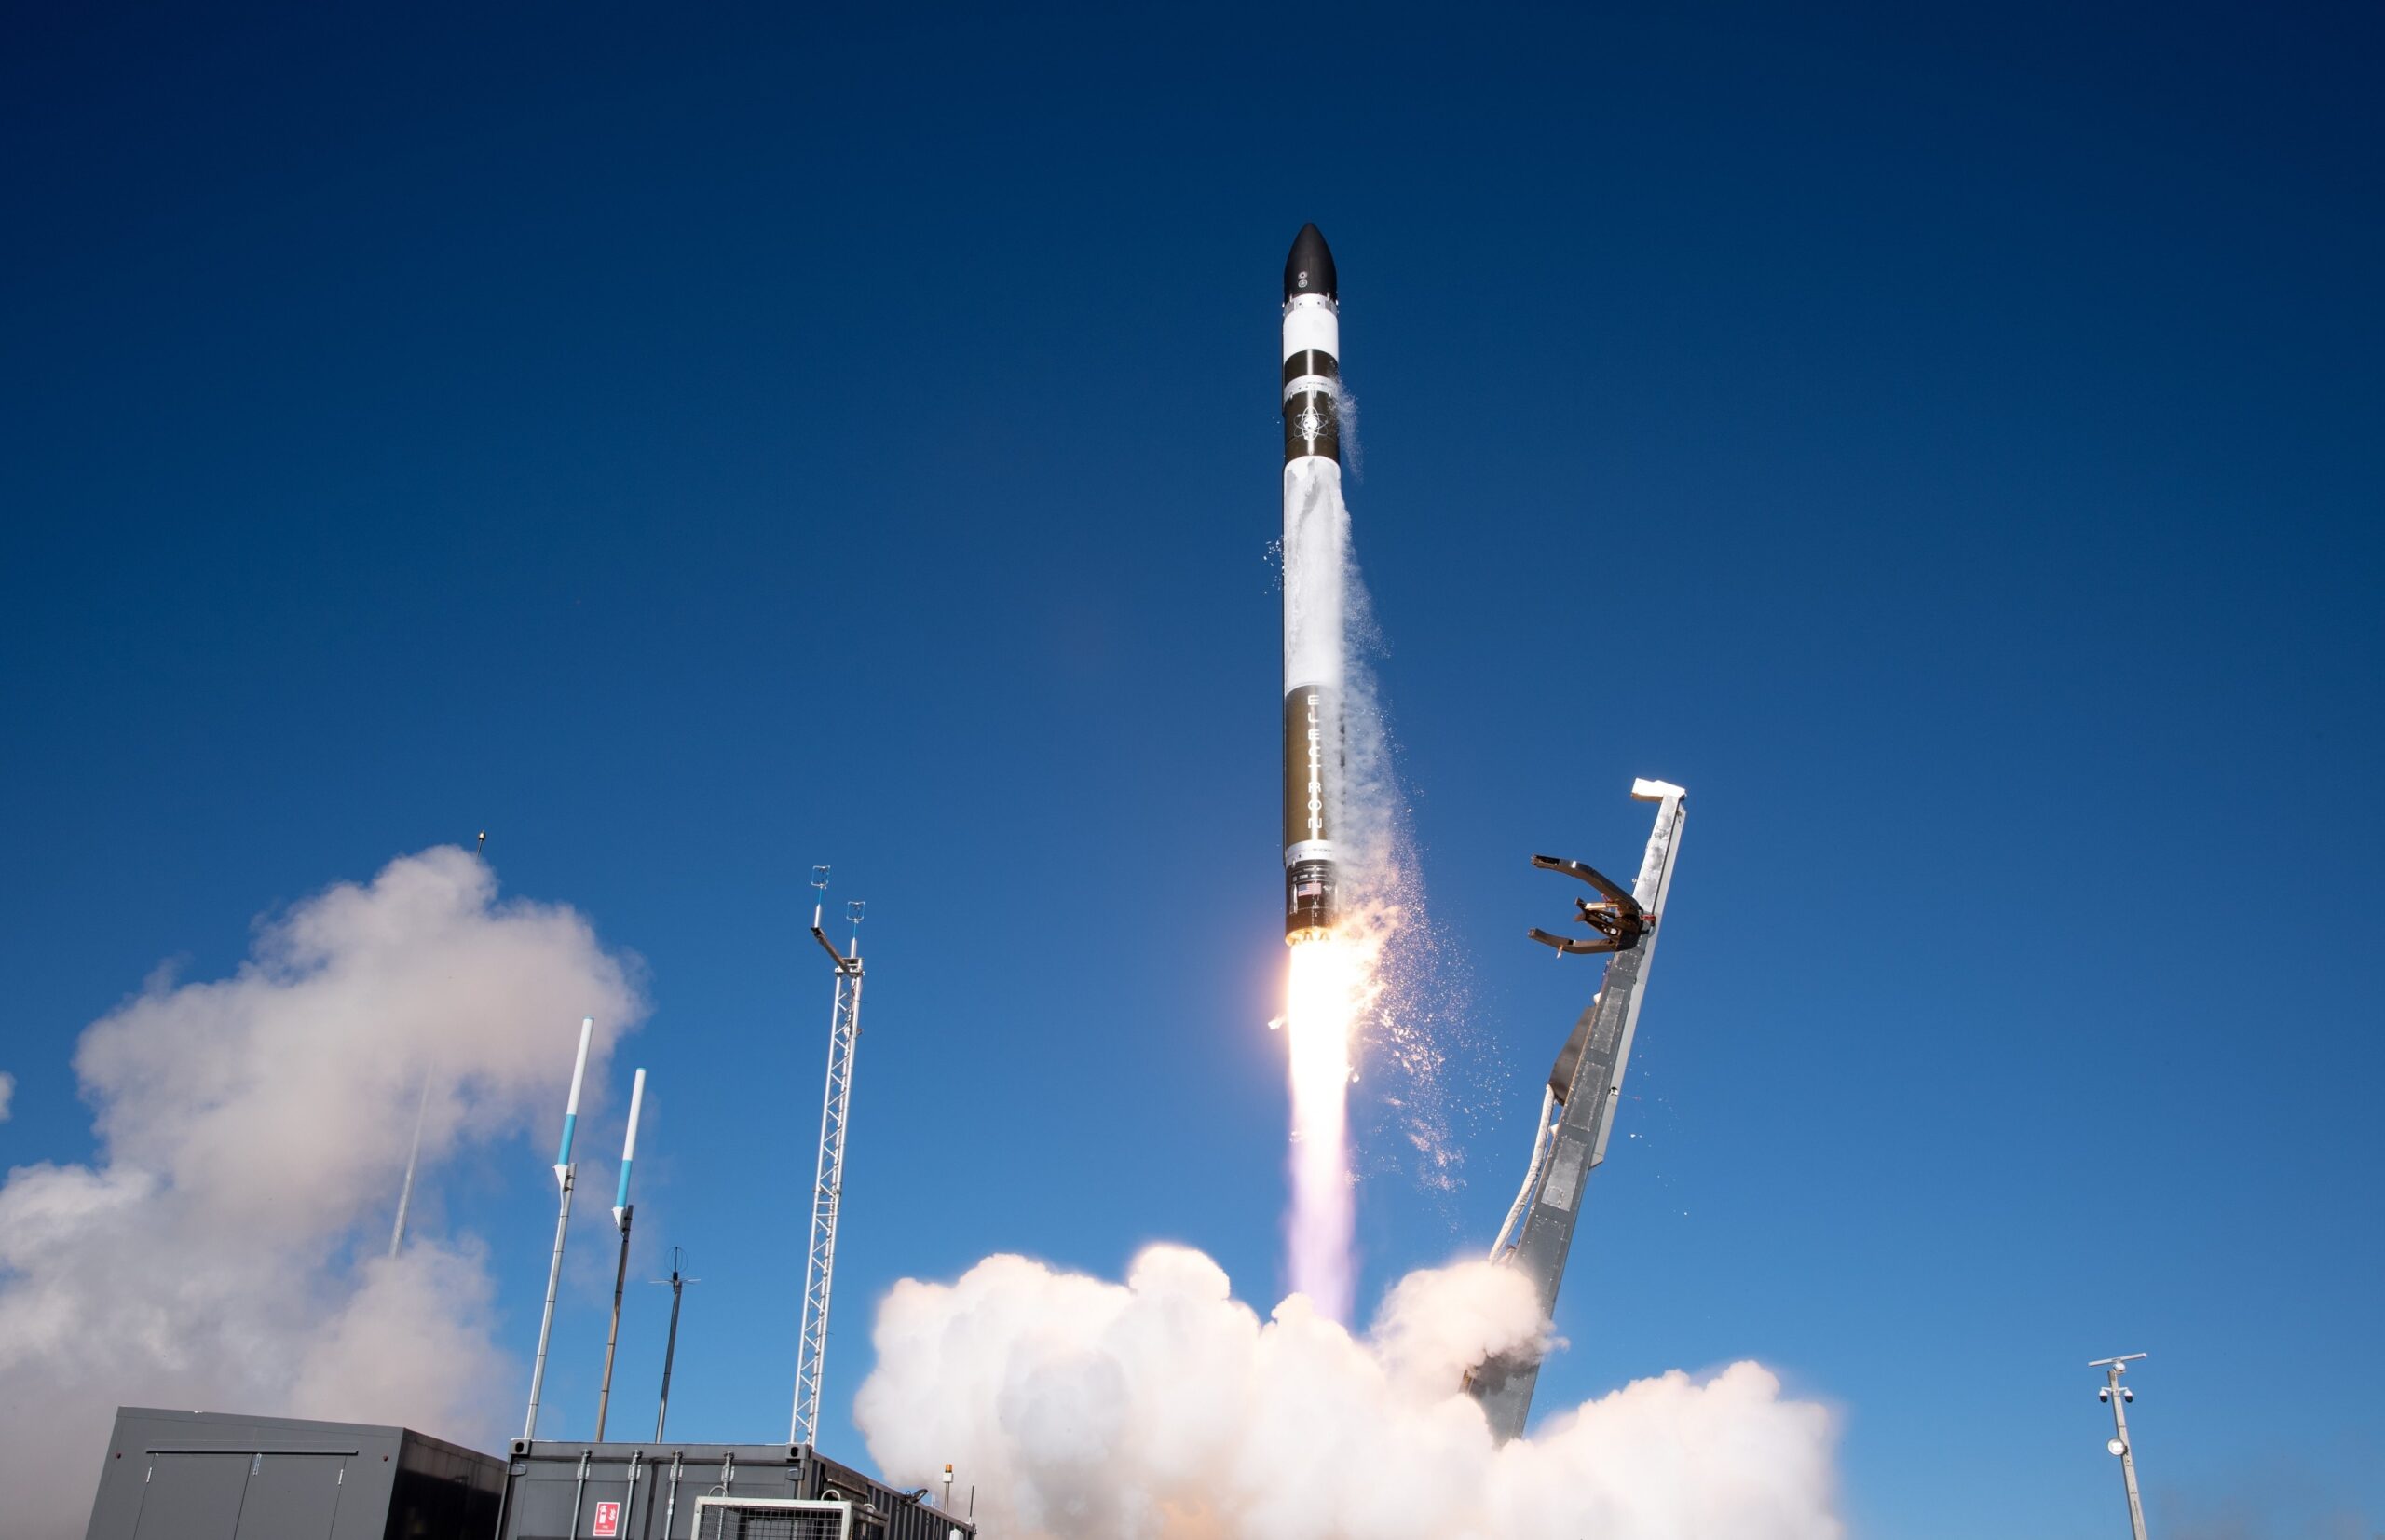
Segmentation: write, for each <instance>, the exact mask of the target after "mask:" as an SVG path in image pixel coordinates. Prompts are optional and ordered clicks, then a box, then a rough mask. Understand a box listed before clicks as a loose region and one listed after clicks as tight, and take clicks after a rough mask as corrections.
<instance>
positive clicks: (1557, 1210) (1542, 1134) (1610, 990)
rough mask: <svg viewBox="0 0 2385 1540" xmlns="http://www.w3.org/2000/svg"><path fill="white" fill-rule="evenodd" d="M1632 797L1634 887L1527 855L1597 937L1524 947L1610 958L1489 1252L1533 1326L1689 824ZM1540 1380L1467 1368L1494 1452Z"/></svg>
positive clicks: (1601, 1153)
mask: <svg viewBox="0 0 2385 1540" xmlns="http://www.w3.org/2000/svg"><path fill="white" fill-rule="evenodd" d="M1631 795H1632V797H1635V798H1636V799H1638V800H1640V801H1642V802H1654V803H1656V826H1655V827H1654V828H1653V829H1651V830H1650V831H1649V834H1648V845H1647V849H1646V851H1645V852H1643V853H1642V857H1641V861H1640V875H1639V878H1638V879H1636V880H1635V881H1634V882H1633V883H1632V885H1631V888H1630V891H1629V893H1626V892H1625V891H1624V890H1623V889H1622V888H1621V887H1620V886H1619V885H1618V884H1616V883H1614V882H1611V881H1609V880H1608V879H1605V878H1603V877H1601V876H1600V875H1599V874H1598V873H1597V872H1596V871H1594V870H1592V869H1591V868H1589V867H1588V866H1585V865H1582V864H1581V863H1580V862H1574V861H1559V860H1556V859H1554V858H1552V857H1549V856H1542V855H1536V856H1534V857H1533V865H1535V866H1537V867H1539V868H1541V869H1542V870H1544V871H1558V872H1563V873H1565V874H1566V875H1568V876H1572V877H1576V878H1579V879H1582V880H1583V881H1585V882H1588V883H1589V884H1590V885H1591V887H1593V888H1595V889H1597V890H1598V892H1599V893H1600V894H1601V902H1598V903H1593V902H1591V901H1589V900H1588V899H1584V900H1580V901H1578V902H1577V904H1576V906H1575V907H1576V910H1577V918H1578V919H1579V920H1581V921H1582V922H1583V923H1585V924H1587V925H1588V926H1589V927H1590V929H1591V930H1592V931H1593V932H1594V933H1596V936H1597V938H1596V939H1591V940H1567V939H1563V938H1560V937H1558V936H1555V935H1551V934H1549V933H1547V932H1546V931H1542V930H1539V929H1537V928H1535V929H1533V931H1532V932H1530V933H1529V934H1531V936H1532V938H1533V940H1535V941H1538V942H1541V943H1542V944H1544V945H1546V946H1549V947H1555V948H1556V949H1557V950H1558V951H1559V952H1560V954H1562V953H1566V952H1605V953H1608V954H1610V955H1609V958H1608V961H1607V965H1606V978H1605V980H1604V982H1603V983H1602V984H1601V987H1600V988H1599V992H1598V994H1597V996H1596V997H1594V998H1593V999H1592V1000H1591V1002H1590V1003H1589V1006H1588V1009H1586V1010H1584V1011H1583V1012H1582V1015H1581V1017H1580V1019H1579V1020H1577V1021H1576V1022H1575V1023H1574V1030H1573V1032H1572V1033H1571V1034H1570V1035H1569V1036H1568V1037H1567V1038H1566V1040H1565V1045H1564V1047H1563V1048H1562V1049H1560V1051H1559V1053H1558V1056H1557V1063H1556V1065H1555V1067H1554V1068H1552V1069H1551V1070H1549V1075H1548V1086H1547V1090H1546V1091H1545V1092H1544V1093H1543V1095H1542V1097H1541V1104H1540V1117H1539V1120H1538V1122H1537V1124H1535V1127H1534V1134H1533V1151H1532V1161H1531V1164H1530V1165H1528V1166H1527V1167H1526V1168H1525V1171H1524V1180H1523V1186H1522V1188H1521V1189H1520V1190H1519V1191H1518V1192H1517V1193H1516V1201H1515V1205H1514V1206H1513V1207H1511V1208H1510V1209H1508V1211H1507V1220H1506V1223H1505V1224H1503V1225H1501V1226H1500V1228H1499V1238H1498V1239H1497V1240H1496V1241H1494V1242H1492V1247H1491V1260H1492V1261H1497V1262H1504V1263H1506V1264H1507V1265H1509V1266H1513V1267H1517V1268H1520V1269H1521V1270H1522V1271H1523V1273H1524V1274H1525V1275H1526V1276H1527V1277H1529V1278H1531V1279H1532V1283H1533V1291H1534V1292H1535V1294H1536V1295H1537V1296H1538V1299H1539V1302H1540V1314H1541V1318H1542V1319H1543V1320H1548V1319H1552V1318H1554V1316H1555V1315H1556V1313H1557V1291H1558V1289H1559V1288H1560V1286H1561V1285H1562V1284H1563V1283H1564V1281H1565V1264H1566V1261H1567V1259H1568V1257H1569V1256H1570V1254H1571V1253H1572V1251H1573V1247H1574V1226H1575V1224H1576V1223H1577V1222H1578V1221H1579V1220H1580V1218H1581V1200H1582V1189H1583V1183H1584V1182H1585V1181H1586V1180H1587V1179H1588V1177H1589V1174H1590V1173H1591V1172H1592V1171H1593V1170H1596V1169H1597V1168H1598V1166H1599V1165H1600V1163H1601V1162H1602V1161H1604V1160H1605V1159H1606V1143H1607V1138H1608V1136H1609V1135H1610V1134H1611V1133H1612V1132H1613V1130H1614V1127H1615V1103H1616V1102H1617V1101H1618V1100H1619V1099H1621V1097H1622V1095H1623V1073H1624V1070H1625V1069H1626V1068H1627V1066H1628V1065H1629V1062H1630V1058H1631V1039H1632V1035H1633V1033H1634V1032H1635V1031H1636V1030H1637V1029H1638V1028H1639V1025H1640V1004H1641V1001H1642V993H1643V991H1644V990H1645V988H1646V987H1647V982H1648V967H1649V964H1650V962H1651V961H1653V959H1654V957H1655V953H1656V938H1657V935H1658V934H1660V930H1661V925H1660V921H1661V920H1663V918H1664V913H1665V904H1666V899H1667V897H1668V895H1669V894H1670V892H1671V890H1672V881H1673V861H1674V858H1675V857H1677V856H1678V855H1679V854H1680V853H1681V833H1682V825H1683V824H1684V823H1685V822H1687V820H1688V817H1689V806H1688V795H1689V794H1688V793H1687V792H1685V791H1683V789H1682V788H1681V787H1679V786H1676V785H1672V784H1670V783H1667V782H1663V781H1646V780H1642V781H1634V782H1633V783H1632V784H1631ZM1539 1380H1540V1360H1539V1358H1538V1357H1537V1356H1505V1357H1499V1358H1493V1359H1492V1360H1491V1361H1490V1362H1488V1363H1486V1364H1483V1365H1482V1366H1480V1367H1479V1368H1478V1369H1477V1370H1475V1371H1474V1372H1473V1373H1472V1374H1470V1375H1469V1376H1467V1379H1466V1389H1467V1391H1468V1392H1469V1393H1470V1394H1472V1396H1473V1397H1474V1398H1475V1400H1476V1401H1478V1402H1479V1403H1480V1405H1481V1407H1482V1411H1483V1415H1484V1416H1485V1417H1486V1418H1487V1419H1488V1420H1489V1421H1490V1424H1491V1431H1492V1434H1493V1435H1495V1436H1496V1437H1497V1438H1499V1440H1500V1441H1501V1442H1503V1443H1504V1442H1506V1441H1507V1440H1508V1439H1511V1438H1517V1437H1519V1436H1520V1435H1521V1434H1522V1432H1523V1430H1524V1422H1525V1419H1526V1418H1528V1417H1529V1416H1530V1415H1531V1413H1532V1397H1533V1388H1534V1387H1535V1386H1536V1385H1537V1384H1538V1383H1539Z"/></svg>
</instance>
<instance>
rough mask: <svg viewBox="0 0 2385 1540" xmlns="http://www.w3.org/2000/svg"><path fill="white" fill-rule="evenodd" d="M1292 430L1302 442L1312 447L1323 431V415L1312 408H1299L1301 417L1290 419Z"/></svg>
mask: <svg viewBox="0 0 2385 1540" xmlns="http://www.w3.org/2000/svg"><path fill="white" fill-rule="evenodd" d="M1292 428H1293V429H1294V430H1295V431H1297V432H1298V433H1299V434H1300V436H1301V437H1302V439H1303V440H1305V441H1307V442H1308V443H1310V444H1312V445H1314V444H1315V443H1316V441H1317V439H1318V437H1319V436H1320V435H1322V434H1323V433H1324V431H1325V414H1324V413H1322V412H1319V411H1318V410H1317V409H1316V408H1315V407H1314V406H1303V407H1302V408H1301V415H1300V416H1297V417H1294V418H1293V419H1292Z"/></svg>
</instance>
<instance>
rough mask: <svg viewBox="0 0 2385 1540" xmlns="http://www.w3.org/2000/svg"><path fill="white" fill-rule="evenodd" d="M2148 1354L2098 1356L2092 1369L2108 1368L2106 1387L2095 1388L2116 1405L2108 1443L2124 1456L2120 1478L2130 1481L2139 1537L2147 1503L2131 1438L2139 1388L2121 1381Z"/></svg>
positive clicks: (2140, 1538)
mask: <svg viewBox="0 0 2385 1540" xmlns="http://www.w3.org/2000/svg"><path fill="white" fill-rule="evenodd" d="M2145 1356H2147V1355H2145V1354H2142V1353H2129V1354H2123V1355H2122V1356H2119V1357H2117V1358H2098V1359H2096V1360H2095V1361H2094V1362H2093V1363H2092V1364H2089V1365H2088V1366H2087V1367H2088V1368H2089V1369H2100V1370H2103V1371H2104V1388H2103V1389H2101V1390H2099V1391H2097V1392H2095V1399H2097V1400H2099V1401H2103V1402H2106V1403H2107V1404H2108V1405H2109V1406H2110V1407H2111V1409H2112V1437H2111V1438H2109V1439H2108V1440H2107V1441H2106V1443H2105V1445H2104V1447H2105V1448H2106V1449H2107V1450H2109V1451H2112V1452H2113V1453H2114V1454H2117V1455H2119V1457H2120V1479H2121V1480H2123V1481H2125V1482H2126V1483H2127V1484H2128V1525H2129V1529H2130V1530H2131V1531H2132V1532H2133V1533H2134V1534H2135V1536H2136V1540H2145V1505H2144V1504H2142V1503H2140V1502H2138V1501H2137V1497H2136V1451H2135V1449H2134V1448H2133V1447H2132V1446H2131V1445H2130V1443H2129V1441H2128V1411H2127V1410H2126V1408H2127V1406H2128V1403H2129V1402H2131V1401H2133V1400H2135V1399H2136V1392H2135V1391H2133V1390H2131V1389H2129V1388H2128V1387H2127V1386H2125V1385H2123V1384H2121V1383H2120V1376H2121V1375H2122V1374H2124V1373H2126V1372H2127V1370H2128V1366H2129V1365H2130V1364H2132V1363H2134V1362H2135V1361H2136V1360H2137V1359H2139V1358H2142V1357H2145Z"/></svg>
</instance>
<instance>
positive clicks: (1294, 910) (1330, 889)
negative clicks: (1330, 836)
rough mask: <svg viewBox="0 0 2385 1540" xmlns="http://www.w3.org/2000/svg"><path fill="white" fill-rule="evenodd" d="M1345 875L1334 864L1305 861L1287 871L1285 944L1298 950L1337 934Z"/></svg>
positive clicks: (1285, 872) (1285, 879)
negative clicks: (1335, 930)
mask: <svg viewBox="0 0 2385 1540" xmlns="http://www.w3.org/2000/svg"><path fill="white" fill-rule="evenodd" d="M1341 886H1342V880H1341V874H1340V873H1339V872H1337V871H1336V870H1335V869H1334V865H1333V863H1332V862H1330V861H1301V862H1295V863H1294V864H1293V865H1289V866H1287V867H1285V868H1284V942H1285V945H1287V946H1293V947H1296V946H1298V945H1300V944H1301V943H1302V942H1303V941H1321V940H1323V939H1324V938H1325V937H1327V936H1329V935H1331V934H1333V926H1334V923H1335V921H1336V920H1339V919H1340V918H1341V904H1340V902H1339V900H1340V898H1341V893H1340V891H1339V890H1340V888H1341Z"/></svg>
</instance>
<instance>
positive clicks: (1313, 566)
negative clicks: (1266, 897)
mask: <svg viewBox="0 0 2385 1540" xmlns="http://www.w3.org/2000/svg"><path fill="white" fill-rule="evenodd" d="M1341 358H1342V319H1341V310H1340V304H1339V300H1338V298H1337V285H1336V280H1335V275H1334V269H1333V253H1332V252H1330V251H1329V250H1328V249H1327V247H1326V245H1325V238H1324V237H1323V236H1322V235H1320V234H1318V233H1317V229H1316V226H1315V225H1307V226H1304V227H1303V228H1302V231H1301V233H1300V238H1298V239H1297V240H1295V241H1294V242H1293V243H1292V252H1291V256H1290V257H1289V259H1288V260H1287V261H1286V263H1285V265H1284V331H1283V363H1284V367H1283V411H1284V939H1285V940H1286V941H1288V942H1299V941H1305V940H1309V939H1311V938H1314V937H1316V936H1321V935H1325V934H1329V933H1330V932H1331V931H1332V928H1333V925H1334V922H1335V920H1337V919H1338V917H1339V914H1340V901H1339V899H1340V893H1339V891H1340V887H1341V869H1340V863H1341V857H1342V852H1341V850H1340V847H1339V846H1338V844H1337V843H1336V839H1337V831H1338V827H1339V825H1340V821H1341V801H1342V672H1343V666H1344V665H1343V659H1344V656H1345V652H1344V643H1343V638H1342V627H1343V615H1342V607H1343V595H1344V593H1345V586H1344V583H1345V579H1344V574H1345V571H1346V568H1347V566H1348V548H1349V541H1350V520H1349V514H1348V512H1347V511H1345V510H1344V509H1343V507H1342V459H1341V454H1342V432H1341V402H1342V378H1341V375H1342V364H1341Z"/></svg>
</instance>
